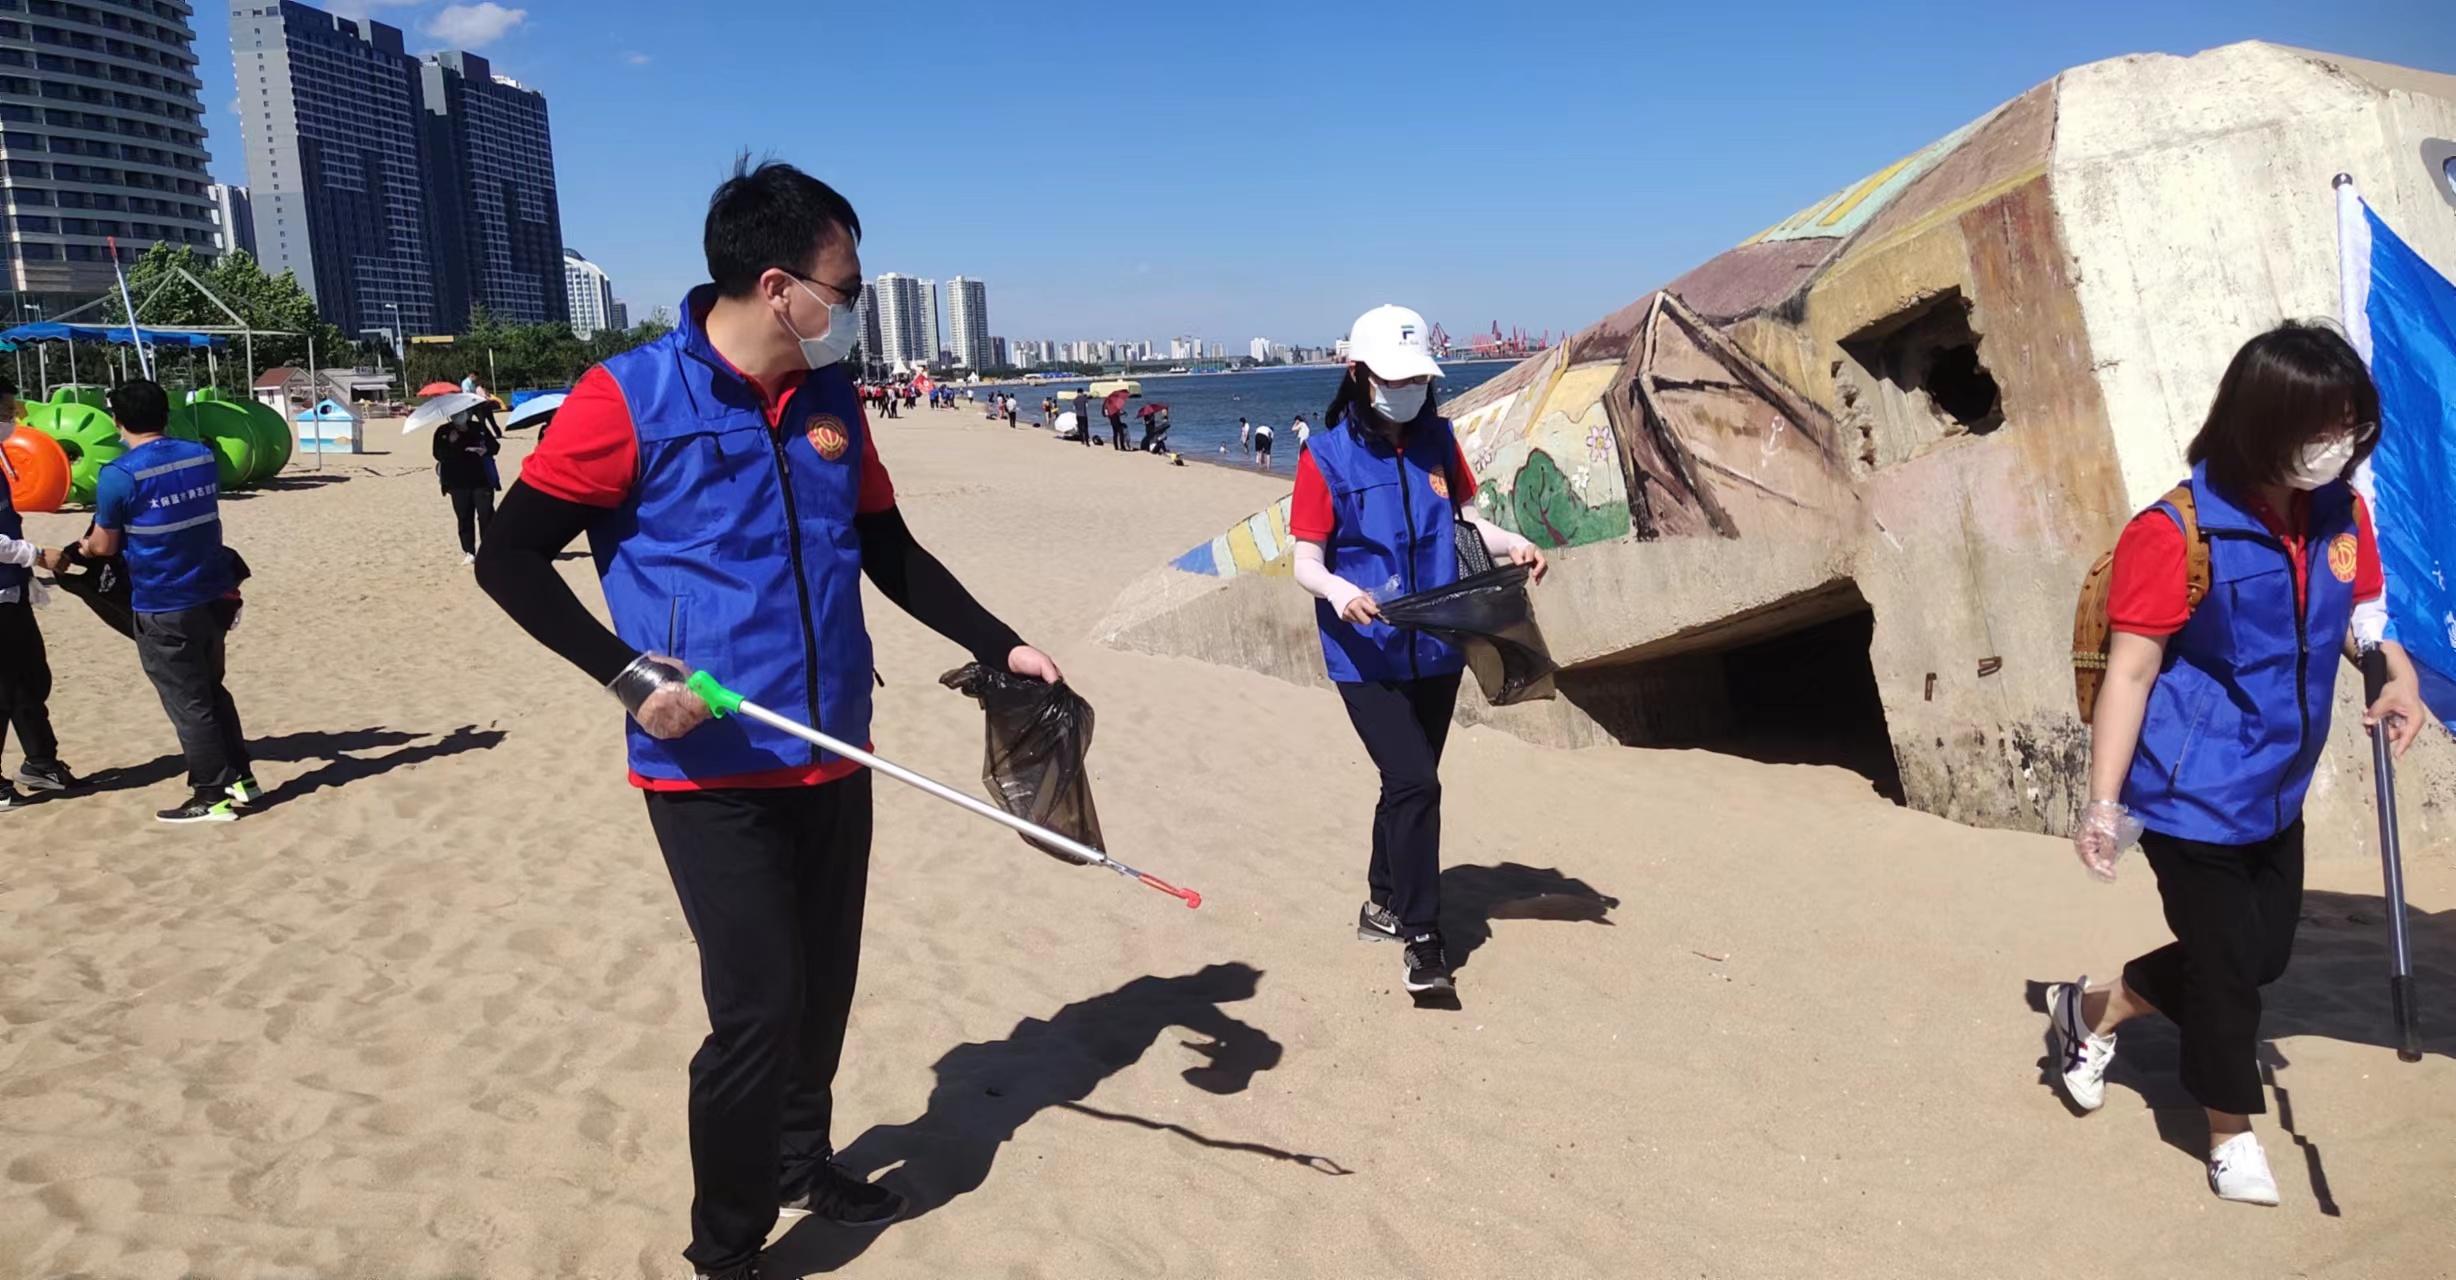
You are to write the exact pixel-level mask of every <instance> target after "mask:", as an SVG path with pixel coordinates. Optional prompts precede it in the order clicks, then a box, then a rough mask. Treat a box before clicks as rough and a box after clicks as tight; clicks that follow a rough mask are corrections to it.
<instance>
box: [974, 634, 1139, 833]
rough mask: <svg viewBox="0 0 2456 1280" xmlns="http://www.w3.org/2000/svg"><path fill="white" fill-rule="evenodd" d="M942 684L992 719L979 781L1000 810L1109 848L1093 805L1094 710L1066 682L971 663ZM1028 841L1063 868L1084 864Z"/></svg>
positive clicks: (1098, 815)
mask: <svg viewBox="0 0 2456 1280" xmlns="http://www.w3.org/2000/svg"><path fill="white" fill-rule="evenodd" d="M938 683H940V684H943V685H945V686H946V687H948V688H950V689H953V690H955V691H956V692H957V693H961V694H964V695H965V696H967V697H969V698H971V699H972V700H974V701H976V702H978V703H980V704H981V710H983V711H984V712H987V713H988V717H989V729H988V735H987V736H988V752H987V754H986V755H985V756H984V757H983V758H982V761H981V782H982V784H983V785H984V786H986V787H988V788H989V795H990V798H991V799H993V800H995V801H997V803H998V807H999V808H1001V809H1004V810H1006V811H1007V812H1008V813H1011V814H1014V815H1015V816H1016V817H1018V818H1023V819H1026V820H1029V821H1032V822H1037V823H1039V824H1040V825H1042V826H1044V827H1047V828H1048V829H1050V830H1051V831H1055V832H1057V833H1058V834H1059V835H1062V836H1066V837H1069V838H1071V839H1074V840H1078V841H1081V842H1082V843H1084V844H1087V845H1090V846H1091V847H1092V848H1094V849H1106V848H1107V847H1108V846H1106V845H1104V844H1102V843H1101V841H1100V814H1099V812H1098V811H1097V810H1095V809H1094V808H1093V807H1092V779H1091V769H1090V766H1089V765H1088V764H1087V763H1086V761H1085V757H1086V756H1088V755H1089V754H1090V753H1091V749H1092V704H1090V703H1088V702H1085V701H1084V700H1083V696H1082V695H1081V694H1078V693H1076V692H1075V691H1074V690H1072V689H1070V688H1068V687H1066V686H1065V685H1062V684H1046V683H1043V682H1042V681H1039V680H1031V679H1026V678H1025V677H1022V676H1018V675H1012V674H1010V673H1008V672H1004V671H997V670H993V669H991V668H989V667H984V666H982V665H981V664H980V663H977V662H974V663H968V664H966V665H964V666H961V667H958V668H956V669H955V670H953V671H950V672H948V673H946V674H945V675H943V676H940V677H939V678H938ZM1024 843H1025V844H1028V845H1031V846H1032V847H1033V848H1035V849H1038V850H1040V851H1041V852H1042V853H1045V854H1048V855H1049V856H1050V857H1053V858H1057V859H1060V860H1062V861H1065V862H1069V863H1072V862H1078V861H1080V859H1078V858H1076V857H1075V856H1074V855H1072V854H1069V853H1064V852H1061V851H1059V850H1057V849H1053V848H1051V847H1049V846H1048V845H1046V844H1043V843H1041V842H1040V841H1038V840H1034V839H1032V838H1030V837H1028V836H1027V837H1025V838H1024Z"/></svg>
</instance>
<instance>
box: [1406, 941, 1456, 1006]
mask: <svg viewBox="0 0 2456 1280" xmlns="http://www.w3.org/2000/svg"><path fill="white" fill-rule="evenodd" d="M1457 989H1458V984H1457V983H1456V982H1454V981H1452V980H1451V978H1450V957H1449V955H1448V954H1447V953H1446V952H1444V951H1443V950H1442V949H1441V935H1440V934H1438V933H1419V934H1417V935H1416V936H1414V937H1412V938H1409V939H1408V940H1407V990H1408V993H1409V994H1411V995H1423V994H1425V993H1427V992H1434V991H1456V990H1457Z"/></svg>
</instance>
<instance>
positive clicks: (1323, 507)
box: [1256, 306, 1545, 995]
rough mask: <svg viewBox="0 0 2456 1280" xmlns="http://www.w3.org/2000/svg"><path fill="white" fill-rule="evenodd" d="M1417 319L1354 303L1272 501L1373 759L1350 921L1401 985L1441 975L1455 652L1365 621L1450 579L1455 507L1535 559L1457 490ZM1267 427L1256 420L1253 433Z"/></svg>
mask: <svg viewBox="0 0 2456 1280" xmlns="http://www.w3.org/2000/svg"><path fill="white" fill-rule="evenodd" d="M1430 329H1431V326H1430V325H1427V324H1425V323H1424V318H1423V317H1422V316H1419V315H1417V314H1416V313H1415V312H1413V311H1409V310H1407V309H1406V308H1404V307H1389V306H1384V307H1375V308H1374V309H1372V310H1371V311H1368V312H1366V313H1364V315H1362V316H1360V317H1358V318H1357V320H1356V323H1355V325H1354V326H1353V327H1352V328H1351V329H1350V330H1349V333H1348V359H1349V364H1348V366H1347V376H1346V377H1345V378H1344V379H1342V380H1341V381H1340V383H1339V390H1338V393H1337V395H1336V396H1335V397H1334V398H1333V399H1332V400H1331V403H1330V411H1329V412H1328V413H1326V414H1324V415H1323V426H1322V430H1321V432H1320V433H1319V434H1318V435H1316V436H1315V437H1314V439H1313V447H1312V448H1310V449H1308V450H1306V451H1305V452H1304V453H1303V454H1300V455H1299V456H1298V459H1297V467H1296V495H1295V498H1294V500H1293V505H1292V506H1291V508H1290V510H1289V513H1288V529H1289V532H1290V533H1292V534H1294V535H1295V538H1296V581H1297V585H1299V586H1302V587H1303V588H1305V590H1307V591H1309V592H1311V593H1313V595H1314V597H1315V598H1316V600H1317V603H1316V604H1315V606H1314V615H1315V619H1316V622H1317V624H1318V626H1319V627H1320V630H1321V636H1322V662H1323V666H1324V667H1325V668H1326V669H1327V671H1328V672H1329V675H1330V678H1331V681H1332V682H1333V683H1334V684H1336V685H1337V686H1338V689H1339V697H1340V699H1341V700H1342V701H1344V702H1345V703H1346V704H1347V714H1348V719H1349V721H1350V722H1351V723H1353V724H1354V725H1355V726H1356V735H1357V737H1359V738H1361V739H1363V741H1364V749H1365V754H1367V755H1369V756H1371V757H1372V759H1373V766H1374V768H1375V769H1377V770H1379V771H1380V773H1381V797H1380V800H1379V801H1378V803H1376V805H1375V806H1374V810H1373V853H1372V858H1371V860H1370V861H1369V862H1368V863H1367V864H1366V868H1365V884H1366V887H1367V891H1368V895H1369V896H1368V897H1367V898H1366V900H1365V904H1364V906H1363V907H1362V908H1361V909H1360V910H1359V911H1358V912H1357V916H1356V936H1357V937H1359V938H1363V939H1365V940H1367V941H1397V942H1403V943H1405V944H1406V950H1405V961H1404V974H1403V977H1404V980H1405V983H1406V987H1407V990H1408V992H1409V993H1410V994H1413V995H1424V994H1428V993H1437V992H1450V991H1454V990H1455V989H1456V984H1455V981H1454V979H1453V978H1452V975H1451V972H1450V962H1449V957H1448V954H1447V952H1446V951H1445V950H1444V949H1443V946H1442V940H1441V777H1440V767H1441V748H1442V745H1443V743H1444V742H1446V741H1447V740H1448V738H1449V732H1450V714H1451V711H1452V710H1453V709H1454V708H1455V707H1456V705H1457V703H1458V681H1459V676H1460V674H1461V673H1462V672H1463V671H1465V669H1466V657H1465V655H1464V654H1462V653H1461V652H1460V651H1459V650H1458V649H1457V648H1456V647H1455V646H1453V645H1451V644H1449V643H1448V642H1446V641H1443V640H1441V639H1439V638H1437V637H1435V636H1432V635H1429V634H1426V633H1424V632H1421V631H1402V630H1400V629H1398V628H1396V627H1392V626H1390V625H1389V624H1387V623H1384V622H1382V621H1380V617H1381V609H1380V605H1379V603H1378V601H1379V600H1383V599H1392V598H1396V597H1397V596H1400V595H1412V594H1414V593H1416V592H1419V591H1430V590H1434V589H1436V588H1439V587H1446V586H1449V585H1450V584H1452V583H1454V582H1456V581H1457V580H1458V552H1457V543H1456V536H1457V534H1456V532H1455V531H1456V529H1457V527H1458V525H1459V524H1461V523H1465V524H1467V525H1469V526H1470V527H1472V528H1473V529H1474V531H1475V532H1476V533H1478V534H1480V535H1482V537H1483V539H1484V544H1485V546H1486V548H1487V549H1489V550H1490V551H1491V552H1492V553H1493V556H1494V557H1495V559H1506V560H1508V561H1509V562H1510V563H1512V564H1523V565H1527V566H1530V567H1531V568H1532V569H1533V571H1534V577H1535V578H1536V579H1537V580H1538V581H1540V580H1541V579H1542V577H1543V574H1544V569H1545V563H1544V554H1543V552H1542V551H1540V550H1537V549H1536V547H1535V544H1533V543H1531V542H1529V541H1527V540H1526V539H1525V538H1522V537H1519V536H1518V535H1517V534H1514V533H1510V532H1508V531H1507V530H1504V529H1501V528H1498V527H1497V526H1494V525H1492V524H1490V523H1488V522H1486V521H1485V520H1484V519H1483V518H1482V517H1481V516H1480V515H1478V514H1477V513H1476V511H1475V508H1474V507H1473V506H1472V505H1471V504H1472V502H1473V501H1474V498H1475V473H1474V471H1472V470H1470V469H1469V468H1468V466H1467V459H1466V457H1465V455H1464V454H1463V453H1461V452H1460V450H1459V446H1458V439H1457V437H1456V436H1455V435H1453V434H1452V433H1451V430H1450V422H1449V419H1447V418H1444V417H1442V416H1441V414H1440V413H1439V412H1437V411H1436V410H1435V409H1434V407H1433V398H1432V380H1433V379H1434V378H1437V377H1439V376H1441V366H1440V365H1438V364H1436V363H1434V362H1433V357H1432V353H1431V351H1430V350H1428V348H1427V345H1426V341H1425V335H1426V334H1427V333H1428V332H1429V331H1430ZM1268 439H1269V437H1268V436H1266V435H1263V434H1261V433H1260V432H1259V431H1257V432H1256V441H1257V444H1258V447H1260V448H1261V449H1264V450H1267V449H1268V448H1269V445H1268V444H1267V440H1268ZM1265 456H1266V457H1267V456H1268V455H1267V453H1266V454H1265Z"/></svg>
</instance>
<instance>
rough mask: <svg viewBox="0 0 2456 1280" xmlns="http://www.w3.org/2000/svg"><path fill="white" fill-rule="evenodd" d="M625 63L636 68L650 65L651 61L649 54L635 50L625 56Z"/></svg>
mask: <svg viewBox="0 0 2456 1280" xmlns="http://www.w3.org/2000/svg"><path fill="white" fill-rule="evenodd" d="M623 61H625V62H628V63H630V64H631V65H632V66H635V67H644V66H647V65H648V63H649V61H650V59H649V57H648V55H647V54H644V53H640V52H638V51H636V50H634V51H633V52H630V53H626V54H624V55H623Z"/></svg>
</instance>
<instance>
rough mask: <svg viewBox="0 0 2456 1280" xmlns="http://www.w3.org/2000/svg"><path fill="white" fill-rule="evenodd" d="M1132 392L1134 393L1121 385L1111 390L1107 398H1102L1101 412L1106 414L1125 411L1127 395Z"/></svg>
mask: <svg viewBox="0 0 2456 1280" xmlns="http://www.w3.org/2000/svg"><path fill="white" fill-rule="evenodd" d="M1130 394H1132V393H1131V392H1129V391H1127V390H1126V389H1125V388H1124V387H1119V388H1118V389H1116V390H1115V391H1112V392H1110V393H1109V394H1108V396H1107V397H1106V398H1105V399H1103V400H1101V402H1100V412H1102V413H1105V414H1121V413H1124V412H1125V411H1126V397H1127V396H1128V395H1130Z"/></svg>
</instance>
